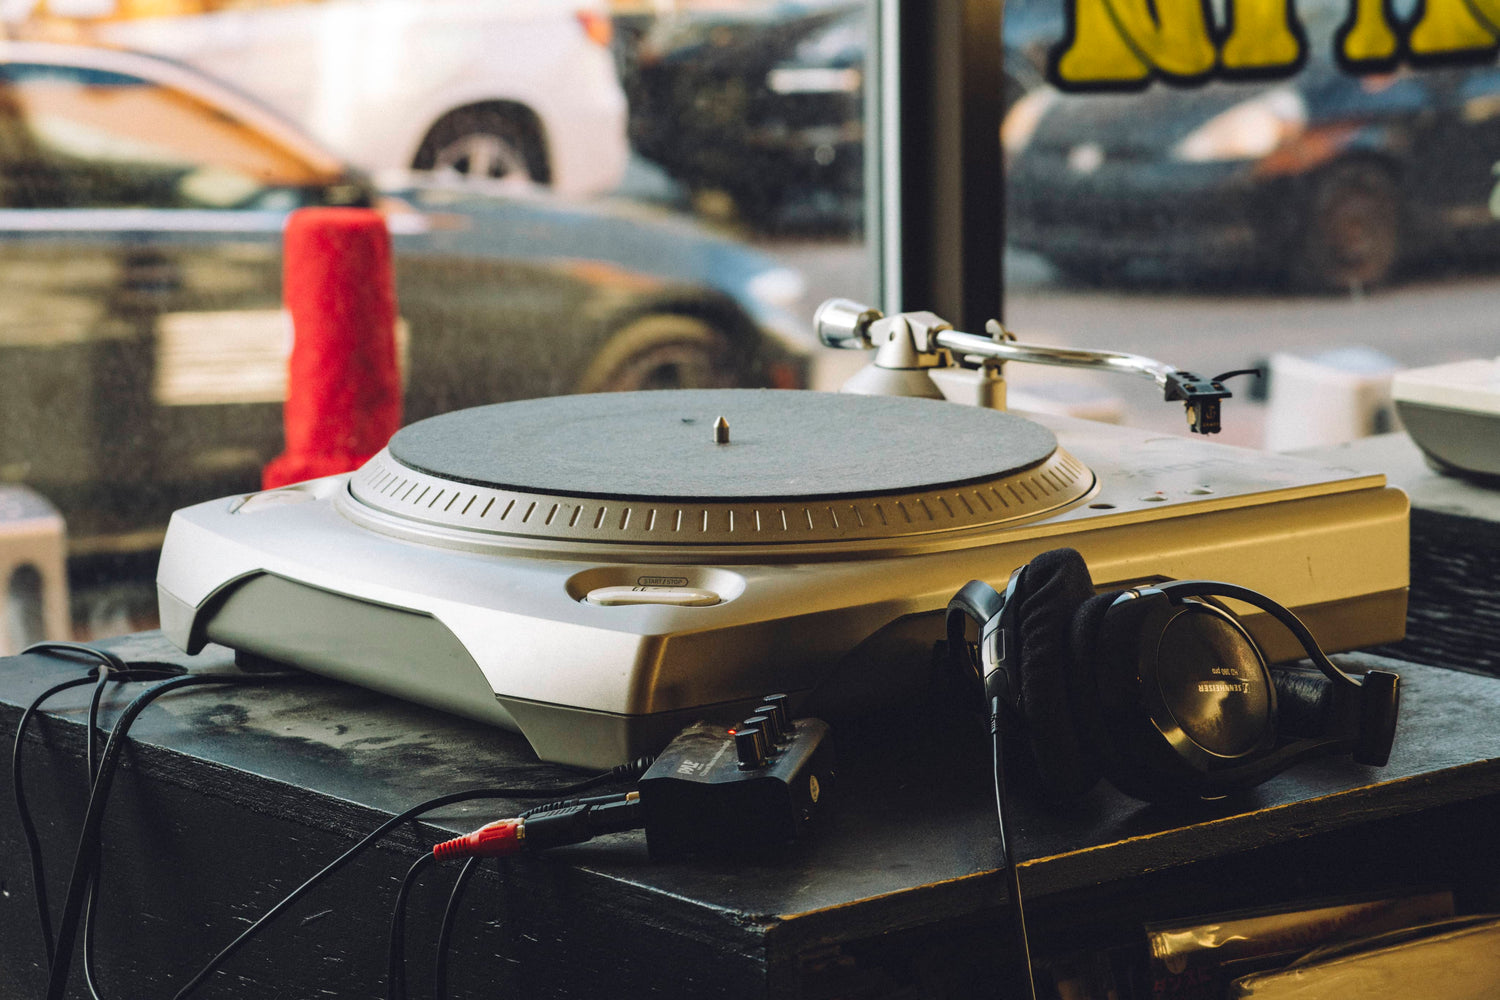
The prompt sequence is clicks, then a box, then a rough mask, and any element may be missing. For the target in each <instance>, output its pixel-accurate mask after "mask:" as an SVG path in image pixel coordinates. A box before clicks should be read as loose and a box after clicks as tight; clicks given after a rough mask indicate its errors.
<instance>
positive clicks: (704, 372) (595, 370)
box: [578, 314, 741, 392]
mask: <svg viewBox="0 0 1500 1000" xmlns="http://www.w3.org/2000/svg"><path fill="white" fill-rule="evenodd" d="M732 353H733V352H732V351H731V350H730V346H729V341H728V339H727V338H726V337H725V336H724V335H723V334H721V333H719V332H718V331H717V330H715V329H714V328H713V327H711V326H710V325H709V324H707V323H705V322H703V321H702V320H699V319H694V318H693V317H691V316H675V315H666V314H663V315H654V316H644V317H642V318H640V319H637V320H634V321H632V322H630V323H628V324H626V325H625V326H624V327H623V328H621V329H620V330H619V331H618V332H617V333H615V335H614V336H613V337H611V338H610V339H609V342H608V343H606V344H605V345H604V349H603V350H601V351H600V352H599V354H598V356H597V357H595V359H594V362H593V364H591V365H590V366H589V370H588V372H587V373H586V374H585V375H584V377H583V379H582V380H581V381H580V382H579V385H578V391H579V392H629V391H632V390H637V389H724V388H732V387H734V386H736V385H739V384H740V383H741V379H740V378H739V375H738V373H737V372H736V371H735V367H734V363H733V357H732Z"/></svg>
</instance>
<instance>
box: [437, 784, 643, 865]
mask: <svg viewBox="0 0 1500 1000" xmlns="http://www.w3.org/2000/svg"><path fill="white" fill-rule="evenodd" d="M640 825H641V796H640V793H639V792H619V793H616V794H614V795H601V796H597V797H595V798H589V799H573V800H571V801H567V802H552V803H549V804H547V805H544V806H538V807H537V808H535V809H528V810H526V812H524V813H522V814H521V815H520V816H517V817H515V818H513V819H502V820H497V821H495V822H494V823H489V824H487V825H485V826H481V827H480V828H479V829H477V830H475V831H474V832H473V833H466V834H464V835H463V836H462V837H454V838H453V839H452V840H447V841H444V842H443V843H441V844H438V845H437V846H436V847H434V848H433V849H432V856H433V857H434V858H436V859H437V860H439V861H447V860H449V859H451V858H503V857H507V856H509V855H511V854H519V853H521V851H523V850H532V851H543V850H546V849H547V848H549V847H561V846H562V845H564V844H581V843H583V842H584V841H585V840H591V839H593V838H594V837H597V836H598V835H599V834H601V833H618V832H620V831H622V830H636V829H639V828H640Z"/></svg>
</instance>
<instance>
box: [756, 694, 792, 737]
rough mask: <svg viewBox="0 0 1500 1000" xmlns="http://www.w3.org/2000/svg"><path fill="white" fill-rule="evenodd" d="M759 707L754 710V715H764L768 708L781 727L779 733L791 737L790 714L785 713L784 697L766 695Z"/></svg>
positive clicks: (781, 695)
mask: <svg viewBox="0 0 1500 1000" xmlns="http://www.w3.org/2000/svg"><path fill="white" fill-rule="evenodd" d="M760 704H761V707H760V708H757V709H756V710H755V714H756V715H765V714H766V709H767V708H768V707H769V708H770V709H771V711H772V712H773V713H774V714H775V716H776V723H777V724H778V725H779V726H781V731H782V732H784V733H786V734H787V736H788V737H790V736H791V735H792V713H791V712H789V711H787V707H786V695H784V694H768V695H766V696H765V697H764V698H762V699H761V700H760Z"/></svg>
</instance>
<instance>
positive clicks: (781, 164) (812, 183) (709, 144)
mask: <svg viewBox="0 0 1500 1000" xmlns="http://www.w3.org/2000/svg"><path fill="white" fill-rule="evenodd" d="M867 44H868V32H867V30H866V13H865V8H864V6H863V5H857V6H853V7H850V6H847V5H842V6H838V5H836V6H832V7H830V6H829V5H828V4H826V3H824V4H820V5H817V6H814V7H811V8H809V7H808V6H807V5H805V4H782V5H777V6H769V5H768V6H763V7H759V8H750V9H749V10H745V11H734V12H731V11H716V10H706V11H693V12H682V13H679V14H677V15H675V16H672V17H668V18H665V19H663V20H662V21H660V22H659V23H658V24H657V25H656V27H655V28H654V29H653V30H652V31H651V32H649V33H648V34H647V35H646V37H645V38H644V39H642V41H641V43H640V45H639V47H638V48H637V51H636V60H635V66H634V71H633V73H632V74H630V75H629V76H628V77H627V87H628V90H629V95H630V136H631V140H632V141H633V142H634V144H635V147H636V149H637V150H638V151H639V152H640V153H641V154H642V155H644V156H646V157H648V158H649V159H652V160H654V161H656V162H657V163H659V164H661V165H662V166H663V167H665V168H666V169H667V171H668V173H670V174H672V175H673V176H674V177H676V178H677V179H679V180H681V181H683V182H684V183H686V184H687V185H689V186H690V187H693V188H716V189H720V190H723V191H725V192H727V193H728V194H730V195H731V196H732V197H733V198H734V200H735V203H736V206H737V207H738V208H739V210H740V211H741V212H742V213H743V214H744V215H745V216H746V217H747V218H748V219H750V220H752V221H754V222H757V223H767V222H773V221H775V220H776V218H777V216H778V214H779V213H780V212H781V211H782V210H784V209H786V208H788V207H790V206H791V205H793V204H795V203H796V202H799V201H807V200H809V199H813V198H821V199H823V200H824V201H825V202H827V203H828V204H827V205H826V206H825V208H824V211H827V210H828V209H833V210H834V211H843V212H845V213H848V212H850V210H851V209H852V212H853V214H854V217H857V214H858V211H859V208H860V199H861V192H862V191H863V188H864V165H863V164H864V149H863V143H864V119H863V105H864V58H865V49H866V47H867Z"/></svg>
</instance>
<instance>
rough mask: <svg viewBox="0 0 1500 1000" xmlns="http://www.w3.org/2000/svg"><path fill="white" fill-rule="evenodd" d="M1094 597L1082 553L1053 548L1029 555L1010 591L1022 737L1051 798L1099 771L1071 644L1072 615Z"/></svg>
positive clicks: (1086, 784) (1085, 786) (1069, 792)
mask: <svg viewBox="0 0 1500 1000" xmlns="http://www.w3.org/2000/svg"><path fill="white" fill-rule="evenodd" d="M1093 596H1094V584H1093V581H1092V579H1091V578H1090V577H1089V571H1088V566H1087V565H1085V563H1084V561H1083V557H1082V556H1080V555H1079V554H1078V553H1077V552H1076V551H1074V550H1073V549H1054V550H1052V551H1050V552H1044V553H1042V554H1041V555H1039V556H1037V557H1036V558H1035V559H1033V560H1032V561H1031V563H1030V564H1029V565H1028V566H1027V567H1026V573H1025V575H1024V576H1023V578H1022V579H1021V581H1020V583H1019V585H1018V586H1017V589H1016V593H1015V595H1014V597H1013V599H1014V600H1016V601H1018V602H1019V604H1018V606H1017V617H1016V628H1017V632H1018V633H1019V648H1020V657H1019V667H1020V674H1021V713H1022V715H1023V716H1024V717H1025V737H1026V742H1027V745H1028V748H1029V749H1030V751H1031V756H1032V759H1033V760H1034V761H1035V763H1036V768H1037V771H1038V773H1039V775H1040V777H1041V780H1042V784H1043V788H1044V790H1045V792H1046V793H1047V795H1049V796H1050V797H1052V798H1056V799H1068V798H1074V797H1076V796H1078V795H1082V794H1083V793H1084V792H1086V791H1088V790H1089V789H1090V788H1092V787H1093V786H1094V785H1095V783H1097V782H1098V780H1099V775H1100V770H1099V764H1098V762H1097V755H1096V753H1095V752H1094V751H1093V747H1092V745H1091V741H1090V740H1089V739H1088V738H1087V736H1086V734H1087V733H1088V731H1089V730H1088V728H1087V725H1086V724H1082V723H1081V720H1080V719H1079V718H1078V714H1077V712H1076V710H1075V699H1076V689H1077V687H1078V686H1079V678H1078V677H1077V676H1076V675H1077V670H1076V664H1075V663H1074V658H1073V656H1072V643H1071V634H1072V632H1073V619H1074V616H1075V614H1076V613H1077V611H1078V609H1079V608H1080V607H1081V606H1082V605H1083V604H1084V603H1085V602H1087V601H1089V600H1090V599H1091V598H1093Z"/></svg>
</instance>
